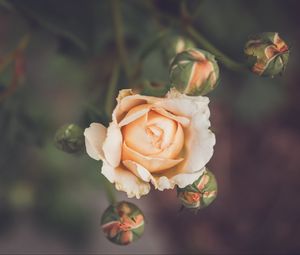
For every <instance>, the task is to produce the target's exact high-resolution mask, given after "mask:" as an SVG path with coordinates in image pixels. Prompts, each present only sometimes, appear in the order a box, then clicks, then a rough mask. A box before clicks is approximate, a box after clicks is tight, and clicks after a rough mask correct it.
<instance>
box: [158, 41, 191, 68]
mask: <svg viewBox="0 0 300 255" xmlns="http://www.w3.org/2000/svg"><path fill="white" fill-rule="evenodd" d="M195 47H196V45H195V44H194V42H193V41H191V40H190V39H188V38H186V37H183V36H178V35H175V36H170V37H168V38H167V40H165V41H164V47H163V54H164V57H165V59H166V62H167V63H168V64H169V63H170V62H172V61H173V59H174V57H175V55H177V54H178V53H181V52H182V51H184V50H187V49H191V48H195Z"/></svg>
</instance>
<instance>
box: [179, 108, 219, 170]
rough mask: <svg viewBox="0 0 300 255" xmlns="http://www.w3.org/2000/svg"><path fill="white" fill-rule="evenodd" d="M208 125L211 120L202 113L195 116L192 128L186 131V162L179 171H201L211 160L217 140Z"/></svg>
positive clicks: (180, 166)
mask: <svg viewBox="0 0 300 255" xmlns="http://www.w3.org/2000/svg"><path fill="white" fill-rule="evenodd" d="M208 125H209V120H208V119H207V118H206V117H205V116H204V115H203V114H202V113H200V112H199V113H197V114H195V115H194V117H193V118H192V122H191V125H190V127H189V128H187V129H186V130H185V145H184V149H185V160H184V161H183V162H182V163H181V164H180V165H179V166H178V169H181V170H184V171H185V172H195V171H199V169H202V168H203V167H204V166H205V165H206V164H207V162H208V161H209V160H210V159H211V157H212V155H213V152H214V150H213V147H214V145H215V143H216V139H215V135H214V134H213V133H212V132H211V131H210V130H209V129H208V127H207V126H208Z"/></svg>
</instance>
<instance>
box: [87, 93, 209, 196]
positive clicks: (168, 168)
mask: <svg viewBox="0 0 300 255" xmlns="http://www.w3.org/2000/svg"><path fill="white" fill-rule="evenodd" d="M117 102H118V104H117V106H116V108H115V109H114V111H113V114H112V122H111V123H110V125H109V127H108V128H105V127H104V126H103V125H102V124H99V123H92V124H91V125H90V127H89V128H86V129H85V132H84V135H85V144H86V150H87V153H88V155H89V156H90V157H92V158H93V159H96V160H102V161H103V166H102V174H103V175H104V176H105V177H106V178H107V179H108V180H109V181H110V182H112V183H115V186H116V189H117V190H122V191H125V192H127V195H128V197H134V196H135V197H137V198H140V196H142V195H145V194H147V193H148V192H149V191H150V182H151V183H152V184H153V185H154V187H155V188H156V189H159V190H164V189H172V188H174V186H175V185H178V187H180V188H183V187H185V186H187V185H189V184H192V183H193V182H194V181H195V180H197V179H198V178H199V177H200V176H201V175H202V173H203V172H204V170H205V165H206V163H207V162H208V161H209V160H210V158H211V156H212V154H213V146H214V144H215V136H214V134H213V133H212V132H211V131H210V130H209V127H210V122H209V115H210V112H209V108H208V103H209V99H208V98H207V97H202V96H198V97H190V96H186V95H183V94H180V93H179V92H178V91H177V90H175V89H172V90H171V91H170V92H169V93H168V94H167V95H166V97H164V98H158V97H150V96H143V95H139V94H133V93H132V91H131V90H121V91H120V93H119V96H118V98H117Z"/></svg>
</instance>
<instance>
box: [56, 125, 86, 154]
mask: <svg viewBox="0 0 300 255" xmlns="http://www.w3.org/2000/svg"><path fill="white" fill-rule="evenodd" d="M54 141H55V145H56V147H57V148H58V149H60V150H63V151H65V152H68V153H76V152H80V151H81V150H82V149H83V148H84V135H83V129H82V128H81V127H79V126H77V125H75V124H67V125H64V126H62V127H61V128H59V129H58V130H57V132H56V134H55V137H54Z"/></svg>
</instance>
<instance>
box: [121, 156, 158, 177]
mask: <svg viewBox="0 0 300 255" xmlns="http://www.w3.org/2000/svg"><path fill="white" fill-rule="evenodd" d="M122 163H123V164H124V166H126V167H127V168H128V169H129V170H130V171H131V172H132V173H134V174H135V175H136V176H137V177H139V178H141V179H142V180H143V181H145V182H150V181H154V178H153V176H152V175H151V173H150V172H149V171H148V170H147V169H146V168H144V167H143V166H141V165H140V164H138V163H136V162H134V161H132V160H123V161H122Z"/></svg>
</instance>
